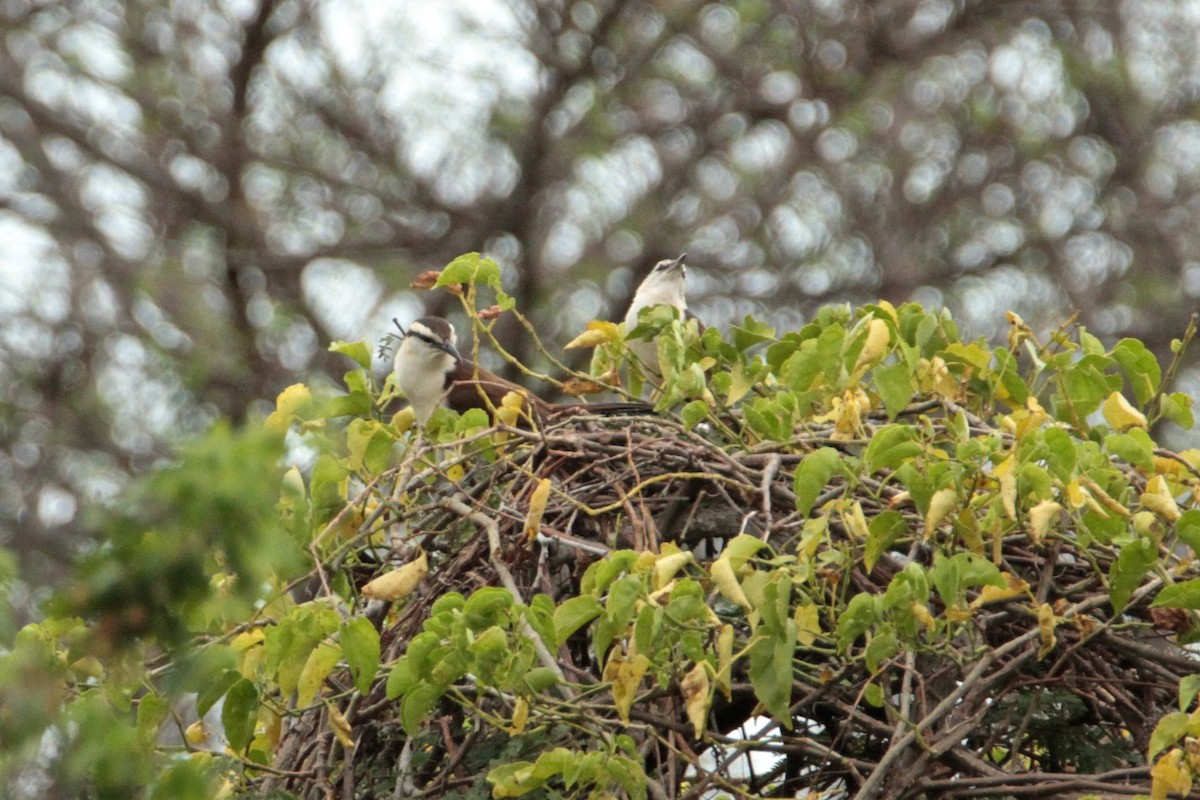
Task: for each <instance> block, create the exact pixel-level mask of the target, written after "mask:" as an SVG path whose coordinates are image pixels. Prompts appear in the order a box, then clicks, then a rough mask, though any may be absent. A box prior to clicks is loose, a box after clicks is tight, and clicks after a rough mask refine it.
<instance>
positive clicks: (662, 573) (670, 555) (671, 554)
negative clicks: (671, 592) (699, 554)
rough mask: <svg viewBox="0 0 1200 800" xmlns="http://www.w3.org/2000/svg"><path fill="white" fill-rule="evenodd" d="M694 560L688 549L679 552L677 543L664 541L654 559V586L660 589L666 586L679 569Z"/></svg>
mask: <svg viewBox="0 0 1200 800" xmlns="http://www.w3.org/2000/svg"><path fill="white" fill-rule="evenodd" d="M695 560H696V559H695V557H694V556H693V555H692V553H691V551H690V550H687V551H684V552H680V550H679V546H678V545H676V544H673V543H671V542H667V543H665V544H664V545H663V546H662V549H661V550H660V551H659V556H658V558H657V559H655V561H654V588H655V589H661V588H663V587H664V586H666V585H667V584H668V583H670V582H671V580H672V579H673V578H674V577H675V574H676V573H678V572H679V570H681V569H683V568H684V566H686V565H687V564H691V563H692V562H694V561H695Z"/></svg>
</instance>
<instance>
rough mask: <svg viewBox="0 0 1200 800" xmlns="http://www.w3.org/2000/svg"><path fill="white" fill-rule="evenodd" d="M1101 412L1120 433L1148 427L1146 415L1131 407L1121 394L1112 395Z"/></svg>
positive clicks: (1114, 393) (1101, 408) (1101, 407)
mask: <svg viewBox="0 0 1200 800" xmlns="http://www.w3.org/2000/svg"><path fill="white" fill-rule="evenodd" d="M1100 411H1101V413H1103V414H1104V419H1106V420H1107V421H1108V424H1109V425H1111V426H1113V427H1114V428H1115V429H1117V430H1119V431H1124V430H1129V429H1130V428H1145V427H1146V415H1145V414H1143V413H1142V412H1140V411H1138V410H1137V409H1136V408H1134V407H1133V406H1131V405H1130V404H1129V401H1128V400H1126V399H1125V396H1124V395H1122V394H1121V393H1120V392H1113V393H1112V394H1110V395H1109V396H1108V399H1107V400H1105V401H1104V405H1102V406H1100Z"/></svg>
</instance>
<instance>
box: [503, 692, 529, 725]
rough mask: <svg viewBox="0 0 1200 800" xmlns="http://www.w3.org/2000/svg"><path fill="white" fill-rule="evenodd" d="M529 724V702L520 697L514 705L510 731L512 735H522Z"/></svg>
mask: <svg viewBox="0 0 1200 800" xmlns="http://www.w3.org/2000/svg"><path fill="white" fill-rule="evenodd" d="M528 723H529V701H528V700H526V699H525V698H524V697H518V698H517V702H515V703H514V704H513V715H512V726H511V727H510V728H509V729H508V732H509V733H511V734H516V733H522V732H524V730H525V726H526V725H527V724H528Z"/></svg>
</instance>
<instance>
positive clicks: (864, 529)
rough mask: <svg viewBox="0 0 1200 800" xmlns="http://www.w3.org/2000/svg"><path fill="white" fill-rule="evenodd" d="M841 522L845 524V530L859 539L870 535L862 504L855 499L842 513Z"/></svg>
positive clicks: (861, 539)
mask: <svg viewBox="0 0 1200 800" xmlns="http://www.w3.org/2000/svg"><path fill="white" fill-rule="evenodd" d="M842 524H843V525H845V526H846V532H847V533H849V534H850V535H851V536H853V537H854V538H855V539H857V540H859V541H866V540H867V537H868V536H870V535H871V529H870V527H868V526H867V518H866V515H864V514H863V510H862V504H861V503H859V502H858V501H857V500H855V501H854V503H853V505H851V507H850V511H849V512H848V513H847V512H843V513H842Z"/></svg>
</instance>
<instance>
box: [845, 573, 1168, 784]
mask: <svg viewBox="0 0 1200 800" xmlns="http://www.w3.org/2000/svg"><path fill="white" fill-rule="evenodd" d="M1161 584H1162V578H1156V579H1154V580H1153V581H1151V582H1150V583H1148V584H1146V585H1144V586H1142V587H1141V588H1139V589H1138V590H1137V591H1136V592H1134V593H1133V596H1132V597H1131V598H1130V605H1133V604H1134V603H1136V602H1137V600H1138V599H1140V598H1141V597H1143V596H1145V595H1146V594H1147V593H1149V592H1152V591H1155V590H1157V589H1158V587H1159V586H1160V585H1161ZM1107 602H1108V596H1107V595H1103V596H1095V597H1089V598H1087V599H1085V600H1081V601H1079V602H1078V603H1076V604H1074V605H1073V606H1071V607H1070V608H1068V609H1067V610H1066V611H1065V612H1063V615H1062V616H1063V618H1064V619H1068V618H1071V617H1074V616H1076V615H1078V614H1082V613H1083V612H1085V611H1089V610H1091V609H1092V608H1094V607H1096V606H1099V605H1103V604H1104V603H1107ZM1038 634H1039V630H1038V629H1037V628H1031V629H1029V630H1027V631H1026V632H1025V633H1023V634H1021V635H1020V636H1018V637H1017V638H1015V639H1012V640H1010V641H1008V642H1005V643H1004V644H1002V645H1001V646H1000V647H997V648H996V649H995V650H991V651H989V652H988V653H987V655H985V656H984V657H983V658H982V659H980V661H979V663H978V664H976V665H975V668H974V669H972V670H971V672H970V674H969V675H967V676H966V677H965V678H963V680H962V682H961V683H960V684H959V685H958V688H957V689H955V690H954V691H953V692H951V693H950V694H948V695H947V696H946V697H945V698H943V700H942V701H941V702H940V703H938V704H937V705H936V706H935V707H934V709H933V710H932V711H930V712H929V714H928V715H926V716H925V718H924V719H922V720H921V721H920V722H918V723H917V724H916V725H915V726H913V728H912V730H910V731H909V732H908V733H907V734H905V735H904V737H903V738H902V739H900V741H898V742H893V743H892V745H891V746H890V747H889V748H888V750H887V752H886V753H884V755H883V758H881V759H880V760H879V765H878V766H877V767H875V769H874V770H872V772H871V775H870V777H869V778H867V781H866V783H864V784H863V785H862V788H860V789H859V790H858V793H857V794H856V795H854V800H871V798H873V797H874V796H875V793H876V791H877V790H878V789H879V784H881V783H882V782H883V779H884V778H885V777H886V773H887V771H888V770H889V769H891V767H892V766H893V765H894V763H895V762H896V761H897V760H898V759H899V758H900V756H901V754H902V753H903V752H904V751H905V750H907V749H908V747H909V746H911V745H912V743H913V742H914V741H915V740H916V739H917V737H918V736H920V735H921V734H923V733H924V732H925V730H926V729H928V728H929V727H930V726H931V725H933V723H935V722H937V721H938V720H939V719H941V718H942V717H944V716H946V715H947V714H948V713H950V712H951V711H952V710H953V709H954V707H955V705H956V704H957V703H958V702H959V701H960V700H962V698H963V697H965V696H966V695H967V694H968V693H969V692H971V691H973V690H975V689H976V686H975V682H976V681H978V680H979V679H980V678H981V677H982V676H983V673H984V672H986V671H987V670H988V669H989V668H990V667H991V666H992V664H994V663H995V662H996V661H998V660H999V659H1000V658H1001V657H1003V656H1007V655H1008V654H1009V653H1010V652H1012V651H1014V650H1018V649H1020V648H1021V647H1023V646H1024V645H1025V644H1026V643H1028V642H1030V641H1032V640H1033V639H1035V638H1037V636H1038ZM1018 663H1019V660H1018V661H1013V662H1010V663H1009V664H1007V665H1005V667H1004V669H1006V670H1007V669H1011V668H1012V667H1014V666H1015V665H1016V664H1018Z"/></svg>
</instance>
